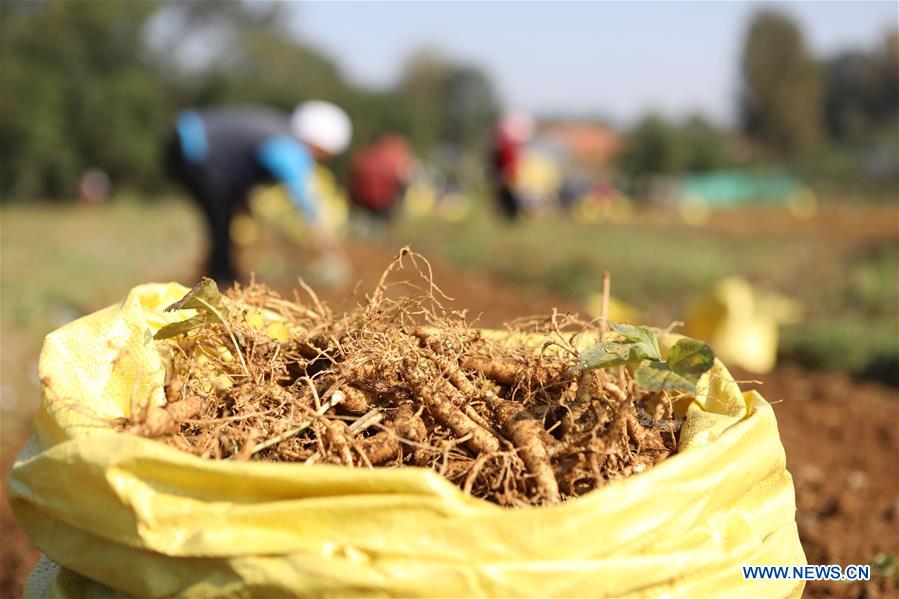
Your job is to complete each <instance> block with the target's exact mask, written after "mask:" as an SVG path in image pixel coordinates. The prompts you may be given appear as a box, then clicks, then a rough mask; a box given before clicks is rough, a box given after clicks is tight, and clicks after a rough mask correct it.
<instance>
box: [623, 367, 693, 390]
mask: <svg viewBox="0 0 899 599" xmlns="http://www.w3.org/2000/svg"><path fill="white" fill-rule="evenodd" d="M634 380H635V381H636V382H637V384H638V385H640V386H641V387H643V388H644V389H646V390H647V391H685V392H687V393H696V383H695V382H694V381H691V380H689V379H688V378H686V377H684V376H683V375H681V374H678V373H677V372H675V371H673V370H671V367H670V366H668V364H667V363H665V362H658V361H652V362H643V363H642V364H640V367H639V368H637V370H636V371H635V372H634Z"/></svg>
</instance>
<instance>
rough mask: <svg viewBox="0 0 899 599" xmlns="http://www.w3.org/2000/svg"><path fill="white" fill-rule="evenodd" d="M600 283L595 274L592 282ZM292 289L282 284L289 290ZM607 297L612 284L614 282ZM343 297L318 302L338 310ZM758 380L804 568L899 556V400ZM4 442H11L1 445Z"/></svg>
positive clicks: (472, 285)
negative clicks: (786, 477)
mask: <svg viewBox="0 0 899 599" xmlns="http://www.w3.org/2000/svg"><path fill="white" fill-rule="evenodd" d="M350 252H351V257H352V260H353V263H354V265H355V268H356V272H361V273H366V276H365V277H363V278H364V284H363V285H362V286H361V287H360V289H366V288H371V287H372V286H373V284H374V283H375V282H376V279H377V276H378V275H379V274H380V272H381V269H382V268H383V265H384V264H386V263H387V262H388V261H389V259H390V258H391V257H392V256H393V255H394V251H393V250H392V249H390V250H374V249H372V248H371V247H370V246H369V247H365V248H362V247H352V248H350ZM432 264H433V266H434V277H435V280H436V281H438V282H439V284H440V286H441V288H442V289H443V290H444V291H445V292H446V293H447V294H448V295H450V296H452V297H454V298H456V300H457V305H458V306H462V305H464V306H467V307H468V308H470V310H471V314H472V315H477V314H480V321H479V323H480V324H481V325H482V326H497V325H499V324H502V323H503V322H504V321H506V320H509V319H510V318H514V317H518V316H522V315H528V314H535V313H540V312H545V311H546V310H548V309H550V308H552V307H554V306H555V307H558V308H559V309H560V310H565V309H572V310H573V309H575V306H574V305H573V304H572V303H571V302H567V301H564V300H562V299H560V298H559V297H554V296H552V295H550V294H541V293H538V292H527V293H525V292H522V291H520V290H518V289H515V288H512V287H509V286H506V285H503V284H500V283H496V282H494V281H491V280H490V279H489V278H487V277H483V276H472V275H470V274H468V273H462V272H460V271H458V270H456V269H453V268H450V267H447V266H446V265H443V264H439V263H434V262H432ZM598 276H599V274H598ZM287 285H289V283H287ZM613 288H614V281H613ZM349 296H350V294H348V293H346V292H339V293H329V294H323V298H324V299H327V300H329V301H332V302H336V303H340V302H347V301H352V298H350V297H349ZM734 374H735V376H737V377H738V378H739V379H741V380H748V379H756V380H760V381H761V382H762V385H760V386H757V385H754V384H743V385H742V386H743V387H744V388H752V387H754V386H757V387H758V388H759V390H760V392H761V393H762V394H763V395H764V396H765V397H766V398H767V399H768V400H769V401H771V402H774V403H775V411H776V413H777V418H778V425H779V427H780V432H781V438H782V440H783V444H784V447H785V449H786V454H787V466H788V468H789V470H790V472H791V473H792V474H793V477H794V480H795V483H796V488H797V506H798V513H797V522H798V523H799V532H800V537H801V539H802V543H803V547H804V548H805V552H806V556H807V558H808V561H809V563H813V564H827V563H838V564H842V565H846V564H858V563H868V562H870V561H871V560H872V559H873V558H874V556H876V555H878V554H880V553H887V554H891V555H893V556H894V557H895V556H899V462H897V460H896V456H897V455H899V430H897V429H899V427H897V423H899V391H897V390H895V389H890V388H888V387H884V386H881V385H878V384H876V383H868V382H860V381H855V380H852V379H850V378H847V377H845V376H842V375H837V374H830V373H812V372H808V371H803V370H798V369H793V368H788V367H785V368H778V369H777V370H776V371H775V372H773V373H771V374H770V375H765V376H758V375H749V374H746V373H742V372H735V373H734ZM6 441H10V440H6ZM22 443H24V439H22V440H21V441H20V442H19V444H17V445H16V444H14V443H10V444H7V443H4V446H3V454H2V475H3V497H4V500H3V502H2V505H0V544H2V560H0V565H2V577H0V596H3V597H18V596H21V589H22V585H23V584H24V581H25V578H26V576H27V573H28V571H29V570H30V568H31V567H32V566H33V564H34V562H35V561H36V560H37V557H38V551H37V550H36V549H35V548H34V547H33V546H32V545H31V544H30V542H29V541H28V539H27V537H26V536H25V535H24V533H23V532H22V531H21V529H20V528H19V527H18V525H17V524H16V522H15V520H14V518H13V517H12V514H11V510H10V508H9V506H8V503H7V501H6V484H5V483H6V476H7V475H8V473H9V470H10V468H11V467H12V463H13V460H14V457H15V456H14V449H13V448H17V447H19V446H21V444H22ZM897 593H899V585H897V583H896V582H895V581H894V580H889V579H887V578H884V577H882V576H877V577H876V578H875V579H874V580H872V581H870V582H867V583H834V582H813V583H809V584H808V585H807V586H806V591H805V596H806V597H816V598H817V597H840V598H850V597H852V598H856V597H857V598H861V597H866V598H877V597H891V596H896V594H897Z"/></svg>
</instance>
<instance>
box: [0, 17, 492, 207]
mask: <svg viewBox="0 0 899 599" xmlns="http://www.w3.org/2000/svg"><path fill="white" fill-rule="evenodd" d="M292 10H294V7H292V6H291V5H289V3H279V2H253V3H250V2H164V1H163V0H158V1H157V0H149V1H146V2H138V3H122V2H83V3H82V2H65V1H63V0H48V1H46V2H15V1H13V2H5V3H4V5H3V19H2V20H0V21H2V22H0V26H2V36H0V43H2V54H3V61H2V64H0V68H2V80H3V85H2V86H0V104H2V107H3V110H2V111H0V151H2V153H3V156H4V160H3V161H0V197H2V198H4V199H6V198H35V197H71V196H73V195H74V193H75V190H76V185H77V181H78V179H79V177H80V176H81V174H82V173H83V172H85V171H86V170H87V169H89V168H100V169H102V170H104V171H106V172H107V174H109V176H110V178H111V179H112V182H113V184H114V185H129V186H132V187H138V188H140V189H143V190H146V191H157V190H158V189H159V187H160V186H161V185H162V183H163V182H164V176H163V172H162V168H161V164H160V154H161V145H162V141H163V140H164V138H165V136H166V135H167V133H168V129H169V127H170V126H171V122H172V119H173V117H174V115H175V114H176V113H177V111H179V110H181V109H183V108H185V107H189V106H209V105H222V104H239V103H254V104H264V105H269V106H273V107H276V108H280V109H282V110H285V111H288V110H291V109H293V108H294V107H295V106H296V104H297V103H299V102H301V101H303V100H307V99H312V98H318V99H325V100H330V101H333V102H336V103H338V104H340V105H343V106H345V107H346V109H347V112H348V113H349V114H350V117H351V118H352V120H353V125H354V129H355V133H356V134H355V135H354V146H359V145H362V144H365V143H368V142H371V141H373V140H374V139H375V138H376V137H377V136H379V135H380V134H383V133H385V132H387V131H392V132H399V133H401V134H405V135H407V136H409V135H412V136H413V140H414V141H415V142H417V146H418V149H419V150H423V151H427V150H430V149H432V148H434V147H435V146H436V145H437V144H438V143H441V142H443V141H449V142H452V143H454V144H458V145H459V146H460V147H462V148H464V149H470V148H473V147H476V146H477V145H478V144H480V143H482V141H483V140H484V139H485V136H486V134H487V132H488V131H489V126H490V125H491V123H492V122H493V119H495V117H496V114H497V112H498V108H497V100H496V95H495V93H494V90H493V87H492V84H491V82H490V80H489V78H488V77H487V75H486V74H485V73H484V72H482V71H480V70H479V69H477V68H474V67H470V66H465V65H456V64H453V63H451V62H448V61H445V60H441V61H437V62H432V64H425V65H423V66H422V65H419V66H416V67H415V68H413V69H412V70H411V71H409V72H408V73H407V77H406V78H404V80H403V81H402V82H401V84H400V85H398V86H397V88H396V89H393V90H386V91H371V90H367V89H361V88H357V87H354V86H351V85H349V84H348V83H347V82H346V81H345V80H344V78H343V75H342V74H341V73H340V70H339V69H338V67H337V65H336V63H335V62H334V61H333V60H332V59H330V58H329V57H327V56H325V55H323V54H321V53H319V52H317V51H316V50H314V49H312V48H310V47H309V46H307V45H305V44H304V43H302V41H300V40H298V39H297V38H296V37H295V35H294V34H293V33H291V32H290V31H288V29H287V28H286V27H285V25H284V23H286V22H287V21H288V19H287V16H288V14H287V13H288V12H289V11H292ZM200 46H202V48H201V51H200V52H199V53H198V52H197V49H198V47H200ZM345 160H346V155H345V156H344V157H343V158H342V159H341V161H338V163H337V164H336V165H335V166H336V167H337V170H338V171H340V170H341V167H342V166H343V164H342V162H343V161H345Z"/></svg>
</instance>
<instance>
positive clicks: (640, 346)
mask: <svg viewBox="0 0 899 599" xmlns="http://www.w3.org/2000/svg"><path fill="white" fill-rule="evenodd" d="M609 326H610V327H611V328H612V330H613V331H615V332H616V333H618V334H619V335H621V336H622V337H624V338H625V339H627V340H628V341H630V342H631V343H632V344H634V347H635V348H636V350H637V352H638V353H639V354H640V355H641V357H643V358H646V359H647V360H661V359H662V354H661V352H660V351H659V341H658V339H656V335H655V333H653V332H652V330H650V329H649V328H647V327H641V326H635V325H631V324H619V323H617V322H610V323H609Z"/></svg>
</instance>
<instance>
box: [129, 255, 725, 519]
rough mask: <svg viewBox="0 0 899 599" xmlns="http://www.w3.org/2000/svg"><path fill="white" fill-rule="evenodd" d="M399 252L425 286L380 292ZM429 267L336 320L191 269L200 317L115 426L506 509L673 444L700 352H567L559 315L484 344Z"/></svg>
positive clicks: (619, 333)
mask: <svg viewBox="0 0 899 599" xmlns="http://www.w3.org/2000/svg"><path fill="white" fill-rule="evenodd" d="M404 262H405V263H408V265H411V266H413V268H414V269H415V272H416V274H417V275H419V276H421V278H422V280H423V282H424V287H423V291H422V292H420V293H417V294H413V295H406V296H403V297H401V298H400V299H389V297H388V296H387V294H386V293H385V292H386V291H387V290H388V289H389V287H390V284H389V277H388V275H390V274H391V273H392V271H394V270H397V269H400V268H402V267H403V265H404ZM429 271H430V269H429V267H428V265H427V262H426V261H425V260H424V259H423V258H422V257H421V256H417V255H415V254H413V253H411V252H408V251H404V252H403V254H401V256H400V257H399V258H398V259H397V261H396V262H394V264H393V265H392V266H391V268H390V269H388V271H387V272H385V273H384V276H383V277H382V279H381V282H380V284H379V285H378V287H377V288H376V289H375V291H374V293H373V294H372V295H370V296H369V297H368V298H367V301H366V302H364V303H363V304H361V305H359V306H358V307H357V308H356V309H355V310H353V311H352V312H350V313H348V314H345V315H343V316H340V317H336V316H335V315H333V314H332V313H331V311H330V310H328V308H327V307H326V306H324V305H323V304H322V303H321V302H319V301H318V299H317V298H316V297H315V295H314V293H311V290H310V293H309V296H310V297H309V300H308V301H307V302H306V303H302V302H299V301H288V300H285V299H283V298H282V297H280V296H279V295H278V294H276V293H275V292H273V291H271V290H270V289H267V288H265V287H264V286H261V285H256V284H252V285H250V286H249V287H245V288H241V287H237V288H235V289H233V290H232V291H231V293H230V297H229V298H226V297H224V296H222V295H221V294H220V293H219V291H218V289H217V288H216V286H215V283H214V282H212V281H211V280H209V279H204V280H203V281H202V282H201V283H199V284H198V285H197V286H196V287H195V288H194V289H192V290H191V291H190V292H189V293H187V295H185V296H184V297H183V298H182V299H181V300H179V301H178V302H176V303H174V304H172V305H171V306H169V308H168V309H167V311H176V310H185V309H191V310H195V311H196V312H197V314H196V315H195V316H192V317H191V318H188V319H186V320H184V321H181V322H177V323H173V324H170V325H167V326H166V327H164V328H162V329H161V330H160V331H159V332H158V333H157V334H156V339H164V340H168V341H166V343H165V345H164V350H163V351H165V352H166V353H167V354H168V355H169V356H170V360H171V361H170V368H169V375H168V380H167V382H166V405H165V406H162V407H160V406H148V407H147V408H146V409H144V410H137V411H136V412H135V416H134V417H132V418H130V419H124V420H122V421H119V422H118V423H117V424H118V426H119V428H120V429H121V430H123V431H124V432H130V433H136V434H139V435H143V436H146V437H153V438H158V439H159V440H160V441H163V442H165V443H167V444H169V445H171V446H173V447H177V448H178V449H182V450H184V451H188V452H190V453H192V454H194V455H197V456H200V457H204V458H212V459H224V460H266V461H284V462H302V463H304V464H315V463H329V464H341V465H343V466H347V467H369V468H370V467H403V466H420V467H426V468H430V469H432V470H435V471H437V472H439V473H440V474H442V475H443V476H445V477H447V478H448V479H449V480H451V481H452V482H454V483H456V484H457V485H458V486H459V487H461V488H462V489H463V490H464V491H465V492H466V493H470V494H472V495H474V496H475V497H479V498H483V499H487V500H489V501H493V502H495V503H498V504H500V505H505V506H515V505H527V504H532V505H543V504H551V503H558V502H560V501H563V500H564V499H566V498H569V497H574V496H578V495H582V494H584V493H587V492H589V491H592V490H594V489H596V488H599V487H601V486H603V485H604V484H605V483H606V482H607V481H609V480H615V479H619V478H624V477H626V476H629V475H631V474H635V473H639V472H643V471H645V470H647V469H648V468H651V467H652V466H653V465H654V464H656V463H657V462H659V461H661V460H663V459H664V458H666V457H667V456H669V455H671V454H672V453H675V452H676V451H677V435H678V431H679V429H680V426H681V424H682V422H683V413H684V409H683V406H684V405H685V402H686V401H689V400H690V398H692V397H693V396H694V395H695V394H696V382H697V381H698V380H699V377H700V376H702V375H703V374H704V373H705V372H706V371H708V370H709V369H710V368H711V367H712V364H713V362H714V356H713V355H712V352H711V350H710V349H709V348H708V347H707V346H706V345H704V344H702V343H699V342H697V341H694V340H691V339H686V338H683V339H680V340H678V341H677V342H676V343H675V344H674V345H673V346H672V348H671V349H670V350H669V352H668V357H667V360H663V359H662V355H661V351H660V349H659V344H658V340H657V338H656V335H655V333H654V332H653V331H652V330H650V329H648V328H646V327H639V326H633V325H619V324H615V323H612V324H611V329H612V330H611V331H610V333H611V334H608V335H607V336H606V337H607V338H605V339H603V340H602V341H599V342H595V343H593V344H591V345H589V346H588V347H587V349H586V350H584V351H579V350H578V349H576V347H577V345H578V338H579V337H583V336H584V335H587V336H589V335H590V334H591V332H593V336H594V337H595V331H596V329H597V327H598V326H599V325H598V323H596V322H593V323H586V322H581V321H579V320H577V319H576V318H574V317H572V316H569V315H565V316H563V315H559V314H553V315H549V316H546V317H543V318H534V319H529V320H524V321H519V322H517V323H515V324H514V325H513V326H512V327H511V328H510V329H509V331H508V332H507V333H506V334H505V336H504V337H505V338H493V337H491V336H488V335H485V334H484V332H482V331H481V330H479V329H474V328H472V327H471V325H470V324H468V323H467V322H466V320H465V318H464V316H463V315H462V314H460V313H454V312H452V311H449V310H447V309H446V308H444V307H443V305H442V303H441V301H440V299H441V292H440V290H439V288H437V287H436V285H435V284H434V283H433V281H432V280H431V279H430V277H429V276H428V274H427V273H428V272H429ZM600 322H601V323H602V324H605V321H604V319H603V320H602V321H600ZM272 326H274V327H276V328H275V331H274V332H272V331H271V330H267V328H270V327H272ZM273 335H276V336H277V337H280V338H281V340H279V339H278V338H277V337H276V336H273ZM510 336H511V338H510ZM535 339H537V342H536V343H535V341H534V340H535ZM678 403H680V404H681V407H680V409H678V410H677V412H678V414H680V417H675V406H676V405H677V404H678Z"/></svg>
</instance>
